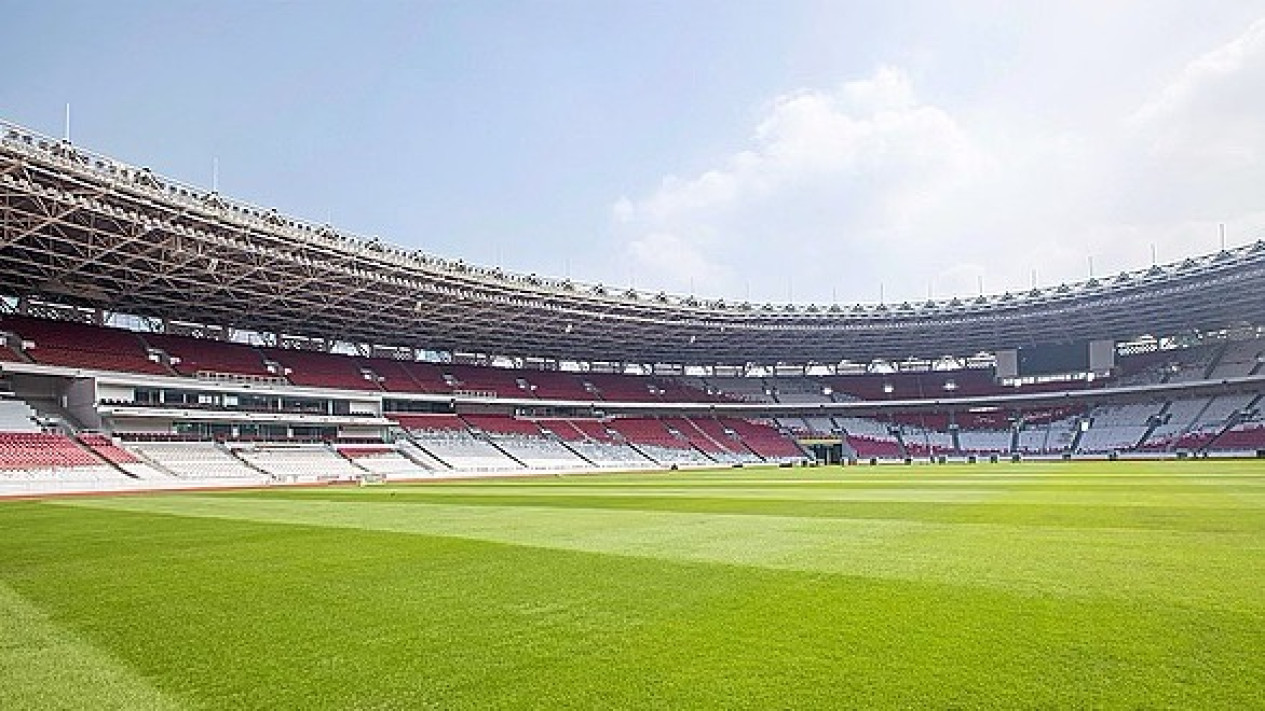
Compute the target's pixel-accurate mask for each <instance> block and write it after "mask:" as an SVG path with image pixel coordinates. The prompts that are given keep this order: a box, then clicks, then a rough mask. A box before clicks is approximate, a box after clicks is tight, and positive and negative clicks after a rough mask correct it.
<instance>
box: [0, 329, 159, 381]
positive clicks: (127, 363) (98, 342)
mask: <svg viewBox="0 0 1265 711" xmlns="http://www.w3.org/2000/svg"><path fill="white" fill-rule="evenodd" d="M0 325H2V327H3V328H4V329H5V330H7V331H13V332H14V333H17V334H18V335H19V336H21V337H22V340H24V341H32V342H34V344H35V346H34V347H33V348H28V349H27V350H26V352H27V355H29V356H31V358H33V359H34V360H35V361H36V362H39V363H45V364H47V365H60V366H65V367H68V368H91V369H94V370H118V371H123V372H128V373H147V374H150V375H171V374H172V373H171V371H170V370H168V369H167V367H166V366H164V365H162V364H161V363H155V362H154V361H152V360H150V359H149V352H148V351H147V350H146V349H145V346H144V344H143V343H142V342H141V340H140V337H139V336H138V335H137V334H136V333H134V332H132V331H125V330H122V329H117V328H101V327H98V326H91V325H89V324H85V323H72V322H70V321H46V320H43V319H36V318H27V317H25V316H6V317H5V318H4V320H3V322H2V324H0Z"/></svg>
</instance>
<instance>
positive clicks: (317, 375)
mask: <svg viewBox="0 0 1265 711" xmlns="http://www.w3.org/2000/svg"><path fill="white" fill-rule="evenodd" d="M264 354H265V355H266V356H267V357H268V358H269V359H270V360H274V361H276V362H278V363H280V364H281V365H282V366H283V367H284V368H285V371H284V375H285V377H287V378H289V380H290V382H292V383H294V384H295V385H306V386H309V387H314V388H339V389H343V390H380V389H381V388H379V387H378V382H377V378H376V374H375V373H373V372H371V371H366V370H365V369H364V368H363V367H362V366H361V365H360V364H359V363H358V362H357V361H356V359H355V358H350V357H348V356H344V355H339V354H336V353H318V352H316V351H300V350H286V349H280V348H269V349H266V350H265V351H264Z"/></svg>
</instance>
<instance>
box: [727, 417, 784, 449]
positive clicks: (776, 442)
mask: <svg viewBox="0 0 1265 711" xmlns="http://www.w3.org/2000/svg"><path fill="white" fill-rule="evenodd" d="M720 423H721V425H722V426H723V427H727V428H729V429H731V430H733V431H734V432H735V433H737V435H738V436H739V437H740V438H742V441H743V443H744V444H746V445H747V447H749V448H750V449H751V451H753V452H755V453H756V454H758V455H760V456H761V457H764V458H766V459H782V458H787V457H802V456H804V453H803V451H801V450H800V448H799V445H797V444H795V442H794V441H792V440H791V439H790V438H788V437H787V436H785V435H783V434H782V433H781V432H778V431H777V428H775V427H772V426H770V425H766V424H762V423H759V422H750V421H748V420H740V419H737V418H733V417H726V418H723V419H721V420H720Z"/></svg>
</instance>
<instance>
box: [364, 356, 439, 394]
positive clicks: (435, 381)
mask: <svg viewBox="0 0 1265 711" xmlns="http://www.w3.org/2000/svg"><path fill="white" fill-rule="evenodd" d="M356 363H357V365H358V366H359V368H360V369H361V370H366V369H367V370H370V371H372V372H373V373H376V374H377V376H378V378H379V380H378V384H379V385H381V386H382V389H383V390H390V391H391V392H397V393H446V392H451V390H452V389H451V388H449V387H447V386H446V385H445V384H444V382H443V379H442V378H440V377H439V374H438V373H435V374H434V376H433V377H432V378H428V377H426V376H427V375H429V374H428V373H426V371H425V369H424V368H423V367H422V366H425V365H428V364H425V363H410V362H408V361H401V360H392V359H389V358H357V359H356ZM418 376H421V377H420V379H419V377H418Z"/></svg>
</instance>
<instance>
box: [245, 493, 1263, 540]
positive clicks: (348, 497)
mask: <svg viewBox="0 0 1265 711" xmlns="http://www.w3.org/2000/svg"><path fill="white" fill-rule="evenodd" d="M257 496H265V495H264V494H262V493H260V494H257ZM266 498H269V499H277V500H290V501H314V500H319V501H331V502H333V501H346V502H377V503H385V504H394V505H400V506H407V505H410V504H414V503H428V504H447V505H453V504H457V505H467V506H503V507H524V506H526V507H537V508H541V507H543V508H563V509H568V508H581V509H619V510H633V511H675V512H680V513H713V514H734V515H747V516H796V517H813V518H853V519H899V520H909V521H920V522H924V523H994V524H1004V525H1008V526H1040V527H1051V526H1054V527H1061V528H1107V529H1127V528H1138V529H1155V530H1171V531H1190V532H1211V533H1248V534H1255V533H1258V532H1260V531H1262V530H1265V507H1252V506H1249V505H1247V504H1243V503H1241V502H1235V503H1236V505H1234V506H1230V507H1225V506H1221V507H1215V506H1214V503H1213V502H1201V505H1200V506H1197V507H1190V506H1183V507H1178V506H1165V507H1159V506H1129V505H1107V506H1104V505H1094V506H1089V505H1083V506H1072V505H1052V504H1045V503H1016V502H1014V501H1012V500H1006V501H999V502H996V503H982V502H972V501H965V502H964V501H937V502H934V505H929V504H928V503H927V502H922V501H920V502H904V501H873V500H867V501H849V500H839V499H834V498H830V497H823V498H807V497H805V498H789V497H787V498H783V497H781V496H777V497H766V498H762V499H751V498H748V497H734V498H730V497H727V496H701V495H699V494H698V493H697V492H696V493H695V495H694V496H689V497H687V496H668V497H663V496H659V495H658V494H657V492H651V491H647V492H645V494H644V495H642V496H630V495H626V494H620V495H617V496H602V495H600V494H599V493H598V492H593V491H590V492H588V494H587V495H581V494H571V493H568V494H564V495H562V496H555V495H553V493H552V492H548V493H536V492H532V491H530V490H526V491H523V492H521V493H517V492H502V491H495V492H482V493H479V494H475V495H471V494H468V493H466V492H461V493H440V492H435V491H432V490H430V489H429V488H428V487H400V488H396V487H392V488H389V489H330V490H326V491H324V492H320V493H319V495H318V494H317V493H314V492H311V491H309V492H307V493H303V494H298V493H296V492H291V491H272V492H268V493H267V494H266Z"/></svg>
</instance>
